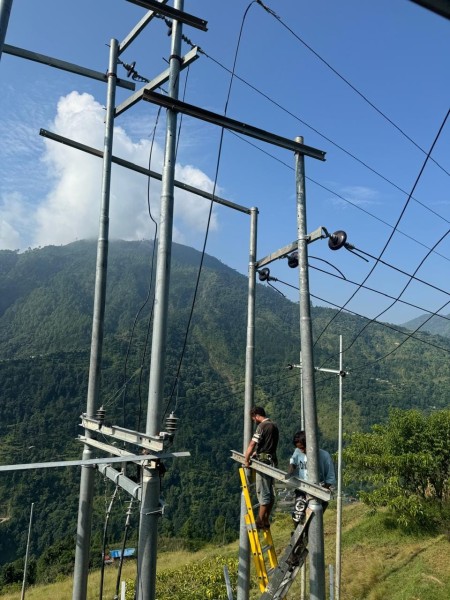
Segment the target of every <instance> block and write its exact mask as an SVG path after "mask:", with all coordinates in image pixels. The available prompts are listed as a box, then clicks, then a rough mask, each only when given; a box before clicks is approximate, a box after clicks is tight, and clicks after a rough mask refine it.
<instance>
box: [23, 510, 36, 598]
mask: <svg viewBox="0 0 450 600" xmlns="http://www.w3.org/2000/svg"><path fill="white" fill-rule="evenodd" d="M33 511H34V502H33V503H32V504H31V510H30V524H29V526H28V538H27V549H26V551H25V564H24V567H23V581H22V593H21V595H20V600H24V598H25V586H26V585H27V572H28V553H29V551H30V541H31V525H32V523H33Z"/></svg>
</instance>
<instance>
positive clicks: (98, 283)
mask: <svg viewBox="0 0 450 600" xmlns="http://www.w3.org/2000/svg"><path fill="white" fill-rule="evenodd" d="M117 57H118V41H117V40H115V39H112V40H111V45H110V48H109V68H108V91H107V103H106V120H105V141H104V150H103V179H102V201H101V208H100V224H99V233H98V242H97V264H96V273H95V292H94V313H93V321H92V338H91V356H90V364H89V381H88V392H87V403H86V415H87V416H88V417H91V418H92V417H93V416H94V414H95V410H96V407H98V398H99V394H100V371H101V362H102V350H103V333H104V317H105V303H106V275H107V267H108V236H109V198H110V188H111V157H112V146H113V132H114V108H115V106H114V105H115V98H116V79H117ZM85 436H86V438H90V437H91V433H90V432H89V430H86V432H85ZM90 458H92V452H91V449H90V447H89V446H88V445H87V444H85V445H84V449H83V460H88V459H90ZM94 474H95V470H94V468H93V467H92V466H83V467H81V481H80V499H79V506H78V525H77V543H76V549H75V565H74V573H73V596H72V598H73V600H86V595H87V579H88V571H89V547H90V542H91V525H92V501H93V496H94Z"/></svg>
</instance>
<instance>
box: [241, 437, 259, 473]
mask: <svg viewBox="0 0 450 600" xmlns="http://www.w3.org/2000/svg"><path fill="white" fill-rule="evenodd" d="M255 446H256V442H255V441H254V440H250V444H249V445H248V448H247V450H246V451H245V455H244V458H245V463H244V467H247V468H248V467H249V466H250V459H251V457H252V454H254V450H255Z"/></svg>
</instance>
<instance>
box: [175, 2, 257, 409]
mask: <svg viewBox="0 0 450 600" xmlns="http://www.w3.org/2000/svg"><path fill="white" fill-rule="evenodd" d="M253 3H254V2H251V3H250V4H249V5H248V7H247V9H246V11H245V13H244V16H243V18H242V22H241V28H240V32H239V36H238V41H237V45H236V51H235V56H234V63H233V70H232V73H231V78H230V83H229V87H228V93H227V99H226V102H225V109H224V115H226V114H227V110H228V103H229V100H230V96H231V88H232V85H233V79H234V71H235V68H236V62H237V57H238V53H239V46H240V43H241V37H242V31H243V28H244V23H245V19H246V17H247V14H248V11H249V9H250V7H251V5H252V4H253ZM185 41H186V42H187V43H192V42H191V41H190V40H188V39H187V38H186V39H185ZM223 136H224V128H223V127H222V129H221V133H220V141H219V149H218V154H217V162H216V172H215V176H214V185H213V191H212V196H213V198H214V196H215V192H216V187H217V180H218V177H219V168H220V162H221V156H222V146H223ZM213 206H214V201H213V200H211V201H210V206H209V213H208V221H207V225H206V231H205V237H204V241H203V247H202V252H201V258H200V265H199V268H198V272H197V280H196V283H195V289H194V296H193V299H192V304H191V310H190V313H189V318H188V323H187V326H186V333H185V337H184V342H183V348H182V350H181V355H180V359H179V362H178V368H177V373H176V375H175V380H174V383H173V386H172V391H171V393H170V397H169V400H168V402H167V406H166V409H165V411H164V415H165V414H166V412H167V408H168V406H169V404H170V402H171V401H172V398H173V395H174V393H175V389H177V387H178V380H179V377H180V372H181V366H182V363H183V358H184V354H185V351H186V346H187V340H188V336H189V330H190V326H191V322H192V317H193V314H194V308H195V302H196V299H197V294H198V288H199V284H200V276H201V272H202V268H203V262H204V258H205V253H206V244H207V241H208V234H209V228H210V225H211V217H212V210H213ZM164 415H163V416H164Z"/></svg>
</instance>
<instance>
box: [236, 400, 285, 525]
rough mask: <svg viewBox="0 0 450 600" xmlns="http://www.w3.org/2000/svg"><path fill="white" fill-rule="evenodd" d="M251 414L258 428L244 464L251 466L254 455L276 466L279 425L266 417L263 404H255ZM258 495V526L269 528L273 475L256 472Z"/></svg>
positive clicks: (273, 499) (273, 495)
mask: <svg viewBox="0 0 450 600" xmlns="http://www.w3.org/2000/svg"><path fill="white" fill-rule="evenodd" d="M250 416H251V418H252V421H253V422H254V423H257V428H256V431H255V433H254V434H253V437H252V439H251V440H250V443H249V445H248V448H247V450H246V451H245V465H244V466H245V467H249V466H250V461H251V459H252V458H253V457H254V458H256V459H257V460H260V461H261V462H265V463H267V464H268V465H272V466H273V467H276V466H277V464H278V459H277V446H278V437H279V432H278V427H277V426H276V424H275V423H273V421H271V420H270V419H269V418H268V417H266V411H265V410H264V409H263V408H262V407H261V406H254V407H253V408H252V409H251V411H250ZM256 495H257V497H258V502H259V511H258V517H257V518H256V527H257V528H258V529H269V527H270V521H269V516H270V513H271V511H272V507H273V504H274V501H275V493H274V489H273V479H272V477H269V475H265V474H264V473H258V471H257V472H256Z"/></svg>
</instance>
